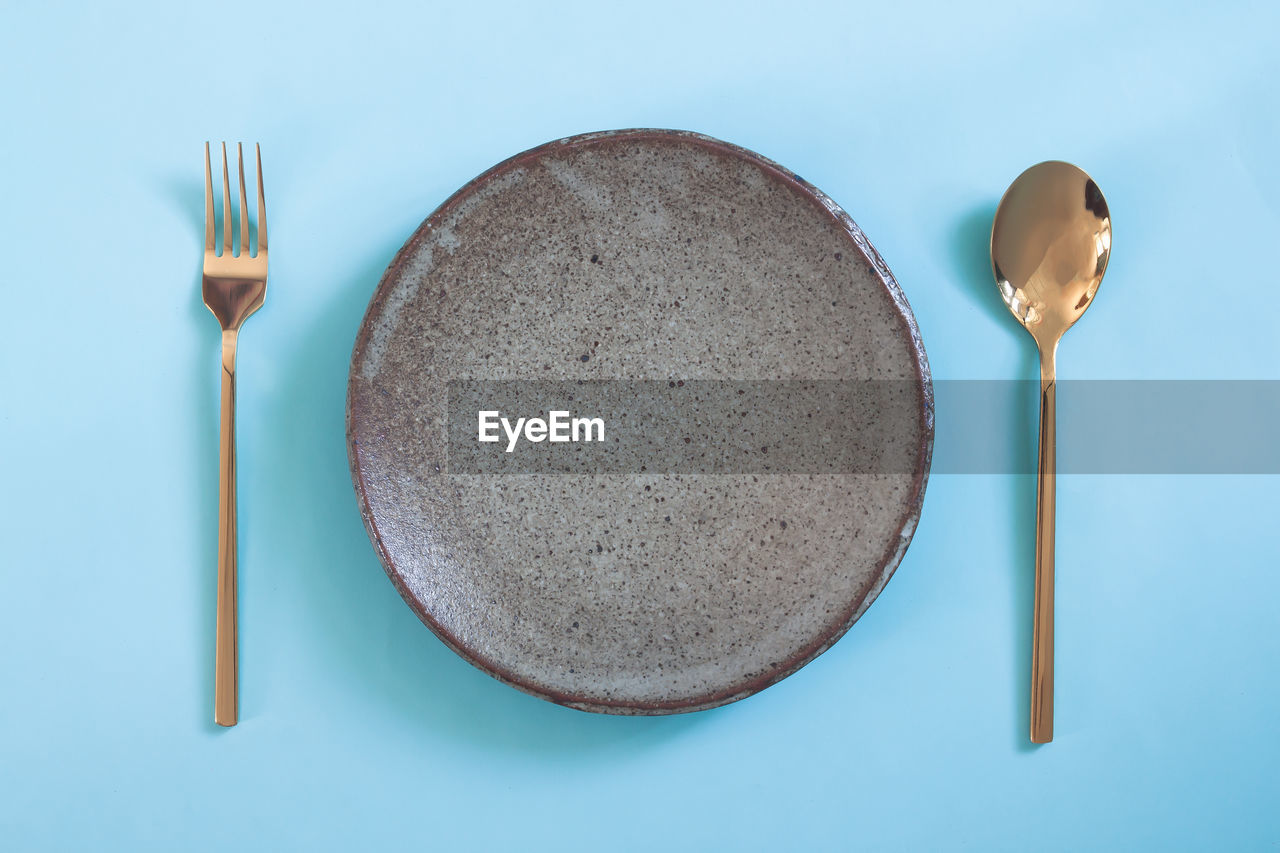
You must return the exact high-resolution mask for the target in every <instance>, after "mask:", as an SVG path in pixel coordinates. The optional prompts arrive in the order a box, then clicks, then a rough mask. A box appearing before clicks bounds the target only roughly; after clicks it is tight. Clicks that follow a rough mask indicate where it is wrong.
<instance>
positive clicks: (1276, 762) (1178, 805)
mask: <svg viewBox="0 0 1280 853" xmlns="http://www.w3.org/2000/svg"><path fill="white" fill-rule="evenodd" d="M179 5H185V6H187V7H188V8H185V9H180V8H178V6H179ZM1209 5H1210V4H1202V3H1177V4H1151V5H1149V6H1147V5H1140V4H1135V5H1123V4H1113V3H1106V2H1088V0H1077V1H1076V2H1072V3H1068V4H1056V5H1052V6H1042V7H1039V8H1035V7H1032V6H1030V5H1028V4H1026V3H1022V2H1017V3H999V4H988V5H985V6H982V7H981V8H979V7H978V6H976V5H974V4H957V3H941V2H939V3H923V4H919V3H910V2H891V3H876V4H868V5H862V6H857V7H855V6H853V5H849V4H840V3H835V2H829V3H825V4H815V3H806V2H789V3H786V4H778V5H774V6H767V5H759V4H754V3H749V2H735V3H732V4H721V5H704V4H697V3H692V2H687V0H686V2H678V3H668V2H646V3H643V4H610V3H600V2H593V3H578V4H541V3H509V4H464V3H455V4H450V5H447V6H441V5H433V4H409V3H406V4H400V5H395V6H391V5H385V4H379V3H362V4H355V5H352V4H345V3H344V4H341V5H337V4H328V3H314V2H313V3H300V2H299V3H235V2H232V3H221V4H207V5H204V6H203V7H198V6H197V5H196V4H173V3H161V2H148V3H133V4H123V5H119V6H112V7H108V6H107V5H106V4H100V5H99V4H95V5H94V6H93V7H92V8H91V7H90V6H89V4H76V5H60V4H56V3H47V4H35V3H17V2H12V0H6V2H4V3H3V20H4V24H3V26H0V80H3V90H2V92H0V116H2V117H3V118H2V122H3V131H2V132H0V161H2V162H3V163H4V164H5V165H4V168H3V172H2V177H0V180H2V181H3V185H2V186H3V194H4V199H3V203H2V204H0V240H2V241H3V247H4V248H3V253H2V255H0V288H3V296H4V305H5V315H6V322H5V323H4V332H3V335H2V336H0V347H2V350H0V352H2V353H3V357H2V358H0V371H2V373H0V390H2V399H3V402H0V444H2V445H3V448H4V450H3V457H2V458H3V463H2V465H3V469H2V470H3V478H2V481H3V491H2V492H0V572H2V577H0V582H2V584H3V587H2V588H3V602H4V615H3V618H0V691H2V695H0V839H3V840H2V841H0V846H4V847H6V848H7V849H12V850H44V849H50V850H53V849H65V850H76V849H121V850H149V849H154V850H179V849H189V850H228V849H242V850H257V849H262V850H279V849H311V850H322V849H335V850H344V849H345V850H350V849H377V848H383V849H385V848H388V847H390V846H391V845H392V844H407V843H408V842H418V846H427V845H430V846H431V847H432V848H433V849H447V848H448V847H451V846H452V847H460V848H468V849H491V850H492V849H511V848H514V847H520V848H523V849H535V850H536V849H544V848H545V849H553V848H554V849H560V848H568V849H600V848H604V847H609V848H615V849H655V848H656V849H662V848H670V849H700V848H706V847H708V846H721V845H725V846H733V847H737V848H742V849H769V848H778V847H780V846H791V847H798V846H803V847H816V846H821V847H824V848H833V847H835V848H840V847H845V848H847V847H854V846H856V847H859V848H868V849H962V848H970V849H977V850H990V849H1011V850H1018V849H1034V848H1039V849H1083V848H1113V849H1125V850H1132V849H1157V848H1158V849H1194V848H1200V849H1205V848H1214V849H1223V848H1235V849H1249V848H1253V849H1258V848H1266V849H1274V846H1275V845H1276V844H1277V843H1278V842H1280V812H1278V811H1277V809H1276V802H1277V800H1278V799H1280V784H1278V783H1277V767H1280V733H1278V732H1277V722H1280V679H1278V678H1277V675H1278V672H1277V670H1278V662H1280V636H1278V634H1277V632H1276V631H1275V625H1276V600H1277V597H1278V596H1280V571H1277V569H1280V565H1278V563H1280V559H1278V558H1280V546H1278V545H1277V539H1276V535H1275V529H1274V528H1275V518H1276V506H1277V503H1276V500H1275V495H1274V489H1275V486H1276V481H1275V478H1273V477H1263V476H1254V477H1249V476H1244V477H1225V476H1224V477H1218V476H1185V477H1179V476H1131V477H1128V476H1126V477H1122V476H1071V477H1064V478H1063V479H1062V481H1061V482H1060V484H1059V498H1058V536H1059V545H1058V567H1059V583H1058V670H1057V675H1058V706H1057V710H1058V714H1057V740H1056V742H1055V743H1053V744H1051V745H1049V746H1046V747H1043V748H1038V749H1037V748H1032V747H1031V746H1030V745H1029V744H1028V743H1027V742H1026V727H1027V699H1026V693H1027V680H1028V667H1029V652H1028V647H1029V644H1030V640H1029V634H1030V594H1031V592H1030V591H1031V578H1032V538H1033V531H1034V492H1033V484H1032V482H1031V479H1030V478H1029V477H1022V476H939V477H935V478H934V479H933V481H932V482H931V483H930V484H929V490H928V494H927V497H926V502H925V507H924V515H923V519H922V522H921V525H920V529H919V533H918V534H917V536H916V539H915V542H914V544H913V545H912V547H911V549H910V551H909V553H908V554H907V556H906V559H905V560H904V561H903V563H902V566H901V568H900V569H899V571H898V574H897V576H896V577H895V578H894V579H893V581H892V582H891V583H890V584H889V586H888V587H887V589H886V590H885V592H884V594H883V595H882V596H881V598H880V600H879V601H877V602H876V604H875V606H874V607H872V608H871V610H870V611H869V612H868V613H867V615H866V616H865V617H864V618H863V619H862V620H861V621H860V622H859V623H858V624H857V625H856V626H855V627H854V629H853V630H852V631H851V632H850V633H849V634H848V635H847V636H846V637H845V638H844V639H843V640H842V641H841V642H840V643H838V644H837V645H836V647H835V648H833V649H832V650H831V651H830V652H828V653H827V654H825V655H823V656H822V657H821V658H820V659H819V660H817V661H816V662H814V663H813V664H811V665H810V666H809V667H807V668H805V669H804V670H802V671H801V672H799V673H798V674H796V675H795V676H793V677H792V678H790V679H787V680H786V681H785V682H783V683H781V684H779V685H777V686H775V687H773V688H771V689H769V690H767V691H765V692H764V693H762V694H760V695H758V696H756V697H753V698H751V699H748V700H746V701H743V702H740V703H738V704H735V705H732V706H729V707H726V708H722V709H719V710H715V711H710V712H705V713H699V714H694V715H689V716H680V717H669V718H658V719H627V718H616V717H605V716H593V715H586V714H582V713H579V712H576V711H570V710H567V709H563V708H559V707H556V706H554V705H551V704H548V703H546V702H543V701H541V700H538V699H534V698H531V697H528V696H525V695H523V694H521V693H518V692H516V691H515V690H512V689H510V688H508V687H505V686H503V685H501V684H499V683H497V682H496V681H493V680H491V679H489V678H488V677H487V676H485V675H483V674H481V673H480V672H478V671H476V670H474V669H472V668H471V667H470V666H468V665H467V664H466V663H464V662H463V661H462V660H460V659H459V658H457V657H455V656H454V655H453V654H452V653H450V652H449V651H448V650H447V649H446V648H445V647H444V646H443V645H441V644H440V643H439V642H438V641H437V640H436V639H435V638H434V637H433V636H432V635H431V634H430V632H429V631H427V630H426V629H425V628H424V627H423V626H422V625H421V624H419V622H418V621H417V619H416V618H415V617H414V615H413V614H412V613H411V612H410V611H409V609H408V608H407V607H406V606H405V605H404V604H403V603H402V602H401V601H400V599H399V598H398V596H397V595H396V593H395V591H394V590H393V589H392V586H391V584H390V583H389V582H388V581H387V579H386V578H385V576H384V575H383V573H382V570H381V568H380V567H379V565H378V563H377V560H376V559H375V557H374V553H373V551H372V549H371V548H370V546H369V544H368V541H367V539H366V537H365V534H364V531H363V529H362V527H361V524H360V521H359V518H358V516H357V513H356V508H355V501H354V497H353V494H352V490H351V486H350V482H349V479H348V473H347V464H346V458H345V448H344V441H343V407H344V397H345V381H346V365H347V361H348V358H349V355H350V349H351V344H352V341H353V338H354V335H355V331H356V327H357V325H358V323H359V321H360V318H361V315H362V312H363V309H364V306H365V304H366V302H367V300H368V298H369V296H370V294H371V293H372V290H373V287H374V284H375V283H376V281H377V279H378V277H379V275H380V273H381V271H382V269H383V267H384V266H385V265H386V264H387V262H388V261H389V260H390V258H391V255H392V253H393V252H394V251H395V249H396V248H397V247H398V246H399V245H400V244H401V243H402V242H403V241H404V240H405V239H406V237H408V235H409V234H410V233H411V232H412V230H413V229H414V228H415V226H416V225H417V224H418V223H419V222H420V221H421V220H422V219H423V218H424V217H425V216H426V215H427V214H428V213H429V212H430V211H431V210H432V209H433V208H434V207H435V206H436V205H437V204H439V203H440V202H441V201H442V200H444V198H446V196H447V195H448V194H449V193H451V192H452V191H453V190H454V189H456V188H457V187H459V186H461V185H462V184H463V183H464V182H465V181H467V180H468V179H470V178H471V177H473V176H474V175H476V174H478V173H479V172H481V171H483V170H484V169H486V168H487V167H489V166H490V165H492V164H493V163H495V162H497V161H499V160H501V159H503V158H505V157H508V156H510V155H512V154H515V153H517V152H519V151H521V150H523V149H525V148H528V147H530V146H533V145H536V144H539V143H542V142H545V141H547V140H549V139H553V138H556V137H561V136H565V135H569V134H573V133H578V132H583V131H590V130H597V129H603V128H614V127H630V126H659V127H680V128H688V129H694V130H699V131H702V132H704V133H708V134H711V135H714V136H717V137H720V138H723V139H726V140H729V141H732V142H735V143H737V144H740V145H744V146H746V147H749V148H752V149H754V150H757V151H759V152H760V153H762V154H764V155H766V156H768V157H772V158H774V159H776V160H778V161H780V162H781V163H783V164H785V165H787V166H788V167H789V168H792V169H794V170H796V171H798V172H800V173H801V174H802V175H804V176H805V177H806V178H808V179H809V180H811V181H813V182H814V183H815V184H816V185H817V186H819V187H820V188H822V189H823V190H825V191H826V192H827V193H829V194H830V195H831V196H832V197H834V198H835V199H836V200H837V201H838V202H839V203H841V204H842V205H844V206H845V207H846V208H847V209H848V210H849V211H850V212H851V213H852V215H853V216H854V218H855V219H856V220H858V222H859V223H860V224H861V225H862V226H863V228H864V229H865V230H866V232H867V233H868V235H869V236H870V237H871V239H872V240H873V241H874V242H875V243H876V245H877V246H878V248H879V249H880V251H881V252H882V253H883V255H884V256H885V258H886V259H887V260H888V262H889V264H890V266H891V267H892V268H893V269H894V271H895V272H896V274H897V276H898V278H899V280H900V281H901V283H902V286H903V287H904V289H905V290H906V292H907V294H908V297H909V298H910V300H911V303H912V305H913V306H914V309H915V312H916V315H917V317H918V318H919V322H920V327H921V329H922V331H923V335H924V339H925V342H926V345H927V348H928V352H929V357H930V360H931V362H932V365H933V369H934V371H935V374H936V375H937V376H938V377H940V378H946V379H964V378H981V379H996V378H1013V377H1021V378H1032V377H1034V376H1035V366H1034V364H1035V362H1034V358H1035V356H1034V351H1033V347H1032V346H1031V341H1030V339H1029V338H1027V336H1026V335H1025V333H1024V332H1022V331H1021V330H1020V329H1018V328H1016V327H1015V326H1014V324H1013V323H1012V321H1011V319H1010V318H1009V317H1008V316H1007V315H1006V312H1005V310H1004V308H1003V307H1002V306H1001V305H1000V303H999V302H998V301H997V298H996V292H995V289H994V287H993V285H992V283H991V280H990V272H989V268H988V266H987V258H986V246H985V240H986V237H987V234H988V229H989V224H990V218H991V215H992V212H993V211H994V206H995V203H996V201H997V200H998V198H999V196H1000V194H1001V192H1002V191H1003V190H1004V188H1005V187H1006V186H1007V185H1008V183H1009V182H1010V181H1011V180H1012V179H1013V178H1014V177H1015V176H1016V175H1017V174H1018V173H1019V172H1020V171H1021V170H1022V169H1023V168H1025V167H1026V166H1028V165H1030V164H1032V163H1034V162H1037V161H1039V160H1044V159H1050V158H1060V159H1067V160H1071V161H1074V162H1077V163H1079V164H1080V165H1082V166H1083V167H1084V168H1086V169H1087V170H1088V171H1090V172H1091V173H1092V175H1093V177H1094V178H1095V179H1096V180H1097V181H1098V183H1099V184H1100V185H1101V187H1102V188H1103V190H1104V192H1105V193H1106V195H1107V198H1108V201H1109V202H1110V206H1111V210H1112V212H1113V216H1114V221H1115V252H1114V255H1113V258H1112V262H1111V266H1110V269H1109V271H1108V274H1107V278H1106V281H1105V282H1104V284H1103V286H1102V290H1101V292H1100V294H1099V297H1098V299H1097V302H1096V305H1095V306H1094V307H1093V309H1092V310H1091V311H1090V312H1089V315H1088V317H1087V319H1086V320H1085V321H1084V322H1083V323H1081V324H1080V325H1079V326H1078V327H1077V328H1076V329H1074V330H1073V331H1072V332H1071V334H1070V335H1069V336H1068V337H1067V339H1066V341H1065V343H1064V345H1063V348H1062V351H1061V354H1060V358H1059V365H1060V375H1061V376H1063V377H1064V378H1072V379H1084V378H1096V379H1107V378H1123V379H1144V378H1162V379H1173V378H1188V379H1214V378H1242V379H1277V378H1280V375H1278V371H1280V368H1278V365H1280V344H1278V343H1277V335H1276V334H1275V327H1276V322H1277V319H1280V288H1277V287H1276V265H1275V245H1276V239H1277V237H1276V235H1277V233H1280V208H1278V207H1277V199H1280V170H1278V168H1277V162H1278V158H1277V154H1278V153H1280V132H1278V130H1277V116H1278V115H1280V109H1278V107H1280V103H1278V100H1277V96H1276V94H1275V91H1276V85H1277V83H1278V82H1280V50H1278V49H1277V47H1278V42H1280V37H1278V36H1277V33H1280V14H1278V13H1277V7H1276V6H1275V5H1268V4H1264V3H1257V4H1246V3H1226V4H1220V5H1218V6H1217V7H1216V8H1214V9H1212V10H1210V9H1209V8H1208V6H1209ZM205 139H212V140H215V141H217V140H219V139H227V140H232V141H234V140H237V139H244V140H248V141H254V140H258V141H261V142H262V145H263V151H264V156H265V169H266V176H267V190H268V192H267V194H268V201H269V203H270V225H271V235H272V256H271V264H272V266H271V285H270V292H269V295H268V299H267V303H266V306H265V308H264V309H263V310H262V311H261V312H260V313H259V314H258V315H257V316H255V317H254V318H253V319H252V320H251V321H250V322H249V323H248V325H247V326H246V328H245V331H244V334H243V336H242V339H241V349H240V362H239V368H240V385H239V392H240V396H239V403H240V408H239V414H240V432H239V440H240V445H239V448H240V524H241V527H240V558H241V572H242V574H241V590H240V591H241V599H240V600H241V631H242V633H241V644H242V645H241V649H242V669H241V675H242V682H241V688H242V714H243V721H242V723H241V725H240V726H239V727H238V728H236V729H233V730H230V731H221V730H217V729H216V728H215V727H214V725H213V723H212V720H211V710H210V709H211V706H212V661H213V645H212V640H213V613H214V606H213V605H214V577H215V560H214V554H215V550H216V547H215V534H216V508H215V495H216V488H217V483H216V473H217V470H216V469H217V462H216V452H217V451H216V442H217V402H218V401H217V394H218V389H217V376H218V372H217V370H218V368H217V340H218V338H217V327H216V323H215V321H214V320H213V318H212V317H211V316H210V315H209V314H208V313H207V311H206V310H205V308H204V307H203V306H202V304H201V302H200V297H199V265H200V248H201V229H202V199H201V193H202V163H201V156H202V154H201V143H203V141H204V140H205ZM938 418H939V420H938V428H939V430H940V431H942V430H945V429H946V428H947V416H946V412H944V411H940V412H939V415H938ZM992 429H996V430H1007V431H1008V432H1009V433H1010V435H1011V441H1014V442H1017V443H1018V444H1017V445H1016V446H1019V447H1022V448H1030V447H1031V437H1032V436H1033V435H1034V433H1033V432H1031V431H1033V430H1034V425H1033V423H1032V422H1031V421H1030V420H1027V421H1025V422H1017V421H1013V420H1009V421H1002V422H999V423H993V424H992Z"/></svg>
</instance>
